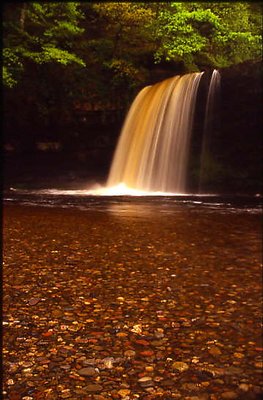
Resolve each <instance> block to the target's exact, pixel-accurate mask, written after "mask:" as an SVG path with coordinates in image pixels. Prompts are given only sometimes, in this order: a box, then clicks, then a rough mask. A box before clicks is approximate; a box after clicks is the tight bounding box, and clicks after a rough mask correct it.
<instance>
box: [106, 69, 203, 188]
mask: <svg viewBox="0 0 263 400" xmlns="http://www.w3.org/2000/svg"><path fill="white" fill-rule="evenodd" d="M202 74H203V72H200V73H199V72H198V73H191V74H186V75H183V76H175V77H173V78H169V79H166V80H164V81H162V82H160V83H157V84H155V85H153V86H147V87H145V88H144V89H142V90H141V91H140V92H139V94H138V95H137V97H136V98H135V100H134V102H133V103H132V105H131V108H130V110H129V112H128V114H127V117H126V119H125V122H124V125H123V128H122V131H121V135H120V138H119V141H118V144H117V147H116V151H115V154H114V158H113V162H112V165H111V169H110V173H109V177H108V181H107V187H112V186H117V185H120V184H123V185H125V186H127V187H129V188H132V189H137V190H144V191H161V192H173V193H185V190H186V174H187V164H188V156H189V145H190V139H191V132H192V125H193V117H194V110H195V103H196V96H197V90H198V86H199V83H200V79H201V77H202Z"/></svg>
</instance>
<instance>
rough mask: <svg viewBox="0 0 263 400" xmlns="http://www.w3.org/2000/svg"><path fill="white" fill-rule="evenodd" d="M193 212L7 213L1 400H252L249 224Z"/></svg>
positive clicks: (252, 221)
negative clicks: (2, 399)
mask: <svg viewBox="0 0 263 400" xmlns="http://www.w3.org/2000/svg"><path fill="white" fill-rule="evenodd" d="M131 207H132V206H131ZM197 211H198V210H196V209H184V208H182V207H181V208H180V209H178V212H174V213H168V214H165V213H164V214H162V213H160V212H156V213H150V214H149V213H148V214H147V213H146V214H145V215H144V214H143V213H136V212H135V213H127V210H126V212H123V213H118V212H110V211H109V210H105V212H102V211H100V212H98V211H96V210H93V211H92V210H83V211H81V210H77V209H65V208H45V207H33V206H19V205H6V206H5V207H4V210H3V214H4V215H3V238H4V241H3V242H4V243H3V375H4V376H3V398H4V399H9V400H19V399H22V400H35V399H36V400H41V399H47V400H55V399H83V400H89V399H94V400H104V399H116V400H117V399H123V400H133V399H143V400H155V399H156V400H158V399H163V400H170V399H186V400H198V399H199V400H220V399H244V400H246V399H259V398H260V395H261V394H262V393H263V391H262V351H263V345H262V339H261V334H262V329H261V322H262V273H261V265H260V264H261V257H262V253H261V218H260V216H259V215H256V214H255V215H254V214H248V213H245V212H243V213H242V212H240V213H238V214H229V213H226V214H224V213H222V212H220V213H217V212H216V211H214V212H209V213H206V212H205V209H203V208H202V209H200V210H199V211H198V212H197Z"/></svg>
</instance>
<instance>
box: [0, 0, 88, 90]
mask: <svg viewBox="0 0 263 400" xmlns="http://www.w3.org/2000/svg"><path fill="white" fill-rule="evenodd" d="M81 18H82V14H81V12H80V11H79V9H78V3H61V2H60V3H40V2H39V3H10V4H9V3H6V4H5V8H4V23H3V27H4V40H3V83H4V84H5V85H6V86H8V87H13V86H15V84H16V83H17V81H18V79H19V76H21V74H22V73H23V70H24V69H25V65H26V64H27V63H28V62H33V63H36V64H46V63H58V64H61V65H69V64H71V63H76V64H78V65H80V66H83V67H84V66H85V63H84V61H83V60H82V59H81V58H80V57H78V56H77V54H75V52H74V49H73V48H74V41H75V38H76V37H77V36H78V35H80V34H82V33H83V29H81V28H80V27H79V22H80V20H81Z"/></svg>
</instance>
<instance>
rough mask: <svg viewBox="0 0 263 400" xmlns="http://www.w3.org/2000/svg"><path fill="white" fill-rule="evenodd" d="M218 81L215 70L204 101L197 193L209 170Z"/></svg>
mask: <svg viewBox="0 0 263 400" xmlns="http://www.w3.org/2000/svg"><path fill="white" fill-rule="evenodd" d="M220 81H221V78H220V74H219V72H218V71H217V70H216V69H215V70H214V71H213V73H212V76H211V80H210V83H209V89H208V94H207V100H206V108H205V121H204V132H203V140H202V150H201V159H200V174H199V193H200V192H201V191H202V186H203V185H204V183H205V181H206V179H207V174H208V173H209V170H210V168H211V166H210V165H209V151H210V138H211V134H212V132H213V130H214V129H215V119H216V118H215V117H216V111H217V110H216V108H217V106H216V105H217V104H216V103H217V96H218V93H219V89H220Z"/></svg>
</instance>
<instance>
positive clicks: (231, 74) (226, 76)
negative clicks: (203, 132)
mask: <svg viewBox="0 0 263 400" xmlns="http://www.w3.org/2000/svg"><path fill="white" fill-rule="evenodd" d="M220 73H221V77H222V79H221V102H220V103H221V104H220V114H221V115H220V120H221V126H220V131H219V133H218V138H217V149H218V151H217V153H218V157H219V159H220V161H221V163H222V165H223V166H224V169H225V175H226V179H225V182H224V184H225V187H226V188H227V189H228V190H230V189H231V188H232V190H233V189H235V190H237V191H246V190H248V191H253V190H254V191H256V192H259V191H260V189H261V179H262V64H261V63H249V62H247V63H244V64H241V65H237V66H235V67H232V68H228V69H225V70H222V71H220ZM228 181H229V182H228Z"/></svg>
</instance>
